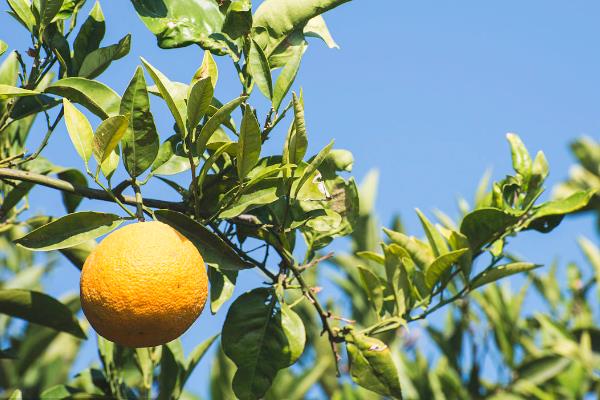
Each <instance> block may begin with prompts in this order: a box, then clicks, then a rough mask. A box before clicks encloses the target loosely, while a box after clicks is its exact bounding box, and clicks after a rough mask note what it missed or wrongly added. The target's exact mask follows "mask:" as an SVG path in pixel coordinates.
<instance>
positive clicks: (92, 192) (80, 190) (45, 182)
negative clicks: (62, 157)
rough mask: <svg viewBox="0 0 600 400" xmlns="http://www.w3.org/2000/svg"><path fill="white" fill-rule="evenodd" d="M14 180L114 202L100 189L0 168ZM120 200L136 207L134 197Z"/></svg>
mask: <svg viewBox="0 0 600 400" xmlns="http://www.w3.org/2000/svg"><path fill="white" fill-rule="evenodd" d="M2 178H5V179H14V180H17V181H24V182H31V183H36V184H38V185H42V186H46V187H49V188H52V189H57V190H60V191H63V192H66V193H73V194H76V195H79V196H81V197H85V198H88V199H93V200H102V201H110V202H113V199H112V198H111V197H110V195H109V194H108V193H106V192H105V191H103V190H99V189H92V188H88V187H85V186H79V185H73V184H72V183H70V182H67V181H63V180H61V179H56V178H51V177H49V176H46V175H41V174H36V173H34V172H28V171H21V170H16V169H10V168H0V179H2ZM117 197H118V198H119V200H121V201H122V202H123V203H125V204H130V205H134V206H135V205H136V204H137V202H136V199H135V197H133V196H124V195H120V194H119V195H117ZM144 204H145V205H146V206H148V207H152V208H165V209H169V210H174V211H182V212H184V211H185V210H186V207H185V204H184V203H181V202H180V203H178V202H172V201H164V200H157V199H144Z"/></svg>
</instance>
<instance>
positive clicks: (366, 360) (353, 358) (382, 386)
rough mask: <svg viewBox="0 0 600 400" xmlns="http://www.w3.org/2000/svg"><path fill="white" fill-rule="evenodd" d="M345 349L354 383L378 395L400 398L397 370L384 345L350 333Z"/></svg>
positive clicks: (376, 340)
mask: <svg viewBox="0 0 600 400" xmlns="http://www.w3.org/2000/svg"><path fill="white" fill-rule="evenodd" d="M346 348H347V350H348V359H349V363H350V376H352V380H353V381H354V382H356V383H357V384H359V385H360V386H362V387H364V388H366V389H369V390H372V391H374V392H376V393H378V394H380V395H383V396H393V397H396V398H400V399H401V398H402V392H401V390H400V380H399V378H398V370H397V369H396V366H395V365H394V360H393V359H392V354H391V352H390V349H389V348H388V346H387V345H386V344H385V343H383V342H382V341H380V340H378V339H375V338H372V337H368V336H365V335H362V334H359V333H355V332H351V333H350V334H349V335H347V336H346Z"/></svg>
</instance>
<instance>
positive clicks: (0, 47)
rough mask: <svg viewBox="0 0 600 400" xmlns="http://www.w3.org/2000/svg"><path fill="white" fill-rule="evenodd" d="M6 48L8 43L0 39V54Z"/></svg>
mask: <svg viewBox="0 0 600 400" xmlns="http://www.w3.org/2000/svg"><path fill="white" fill-rule="evenodd" d="M7 49H8V45H7V44H6V42H5V41H3V40H0V56H1V55H2V54H4V53H6V50H7Z"/></svg>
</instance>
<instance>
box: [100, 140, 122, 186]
mask: <svg viewBox="0 0 600 400" xmlns="http://www.w3.org/2000/svg"><path fill="white" fill-rule="evenodd" d="M119 154H120V153H119V147H115V149H114V150H113V151H112V152H111V153H110V155H109V156H108V157H107V158H106V160H104V162H103V163H102V164H101V165H100V170H101V171H102V175H104V176H105V177H106V179H108V180H110V179H111V178H112V176H113V174H114V173H115V171H116V170H117V167H118V166H119V161H120V159H121V157H120V155H119Z"/></svg>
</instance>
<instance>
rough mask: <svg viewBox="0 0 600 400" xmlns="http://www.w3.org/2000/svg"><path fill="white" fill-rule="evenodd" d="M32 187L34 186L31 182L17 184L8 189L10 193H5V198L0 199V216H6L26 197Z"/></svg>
mask: <svg viewBox="0 0 600 400" xmlns="http://www.w3.org/2000/svg"><path fill="white" fill-rule="evenodd" d="M33 186H34V184H33V183H31V182H19V183H18V184H16V185H15V186H14V187H13V188H12V189H10V192H8V193H5V196H4V198H3V199H2V205H1V206H0V215H7V213H8V212H9V211H10V210H12V209H13V208H14V207H15V206H16V205H17V204H19V202H20V201H21V200H22V199H23V198H24V197H25V196H27V194H28V193H29V191H30V190H31V189H32V188H33Z"/></svg>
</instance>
